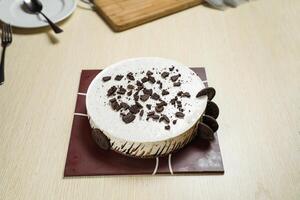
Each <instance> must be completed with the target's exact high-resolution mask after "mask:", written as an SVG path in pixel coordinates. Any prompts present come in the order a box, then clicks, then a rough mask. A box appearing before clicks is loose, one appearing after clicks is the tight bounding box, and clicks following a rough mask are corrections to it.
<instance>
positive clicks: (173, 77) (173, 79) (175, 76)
mask: <svg viewBox="0 0 300 200" xmlns="http://www.w3.org/2000/svg"><path fill="white" fill-rule="evenodd" d="M178 78H179V74H177V75H174V76H171V80H172V81H173V82H175V81H177V79H178Z"/></svg>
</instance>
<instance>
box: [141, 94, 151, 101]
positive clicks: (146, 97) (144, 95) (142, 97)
mask: <svg viewBox="0 0 300 200" xmlns="http://www.w3.org/2000/svg"><path fill="white" fill-rule="evenodd" d="M149 97H150V96H149V94H143V95H141V96H140V99H141V100H142V101H147V100H148V99H149Z"/></svg>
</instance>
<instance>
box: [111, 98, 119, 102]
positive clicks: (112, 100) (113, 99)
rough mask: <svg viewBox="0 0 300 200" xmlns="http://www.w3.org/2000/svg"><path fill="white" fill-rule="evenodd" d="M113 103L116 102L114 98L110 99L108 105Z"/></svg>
mask: <svg viewBox="0 0 300 200" xmlns="http://www.w3.org/2000/svg"><path fill="white" fill-rule="evenodd" d="M115 101H117V99H116V98H112V99H110V100H109V102H110V103H113V102H115Z"/></svg>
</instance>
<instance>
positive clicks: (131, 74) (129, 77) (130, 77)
mask: <svg viewBox="0 0 300 200" xmlns="http://www.w3.org/2000/svg"><path fill="white" fill-rule="evenodd" d="M126 77H127V78H128V79H129V80H131V81H134V80H135V79H134V76H133V73H132V72H129V73H128V74H127V75H126Z"/></svg>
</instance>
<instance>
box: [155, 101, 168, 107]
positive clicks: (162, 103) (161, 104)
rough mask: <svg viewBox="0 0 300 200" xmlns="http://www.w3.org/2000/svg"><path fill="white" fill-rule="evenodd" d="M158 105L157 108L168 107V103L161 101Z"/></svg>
mask: <svg viewBox="0 0 300 200" xmlns="http://www.w3.org/2000/svg"><path fill="white" fill-rule="evenodd" d="M156 105H157V106H166V105H168V104H167V102H165V101H163V100H161V102H159V103H157V104H156Z"/></svg>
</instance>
